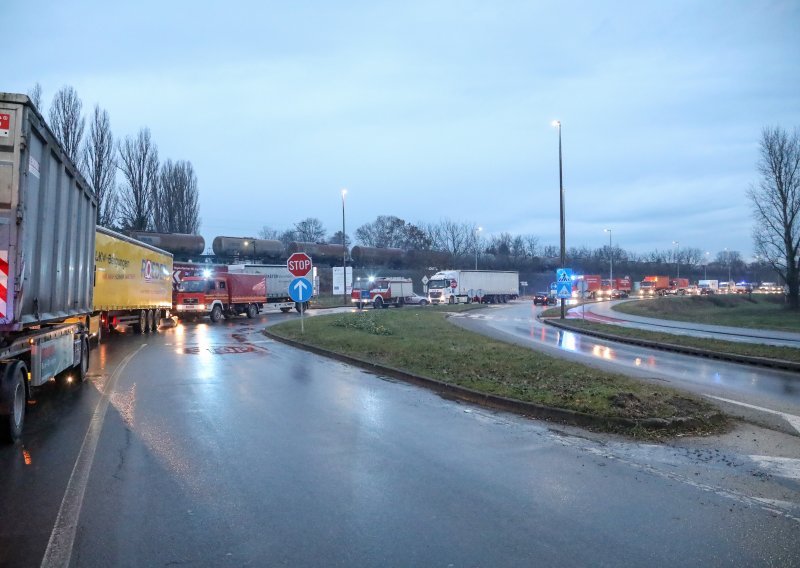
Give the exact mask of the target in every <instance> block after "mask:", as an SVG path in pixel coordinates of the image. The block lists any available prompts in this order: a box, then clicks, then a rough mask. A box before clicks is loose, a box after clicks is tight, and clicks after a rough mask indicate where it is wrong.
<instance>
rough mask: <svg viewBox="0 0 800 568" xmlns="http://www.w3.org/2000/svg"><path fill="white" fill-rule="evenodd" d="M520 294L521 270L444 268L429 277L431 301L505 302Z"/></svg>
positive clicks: (429, 297)
mask: <svg viewBox="0 0 800 568" xmlns="http://www.w3.org/2000/svg"><path fill="white" fill-rule="evenodd" d="M517 297H519V273H518V272H517V271H511V270H442V271H441V272H437V273H436V274H434V275H433V276H431V278H430V280H429V281H428V301H429V302H430V303H431V304H459V303H467V304H469V303H472V302H483V303H486V304H501V303H502V304H504V303H506V302H508V301H509V300H515V299H516V298H517Z"/></svg>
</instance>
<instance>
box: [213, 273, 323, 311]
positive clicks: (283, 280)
mask: <svg viewBox="0 0 800 568" xmlns="http://www.w3.org/2000/svg"><path fill="white" fill-rule="evenodd" d="M228 272H231V273H240V274H258V275H260V276H263V277H264V278H265V279H266V282H267V299H266V301H265V302H264V304H263V305H262V309H263V308H278V309H280V310H281V311H282V312H288V311H290V310H291V309H292V308H294V309H295V310H297V311H298V312H299V311H300V309H301V306H300V303H299V302H295V301H294V300H292V298H291V297H290V296H289V285H290V284H291V283H292V280H294V276H293V275H292V273H291V272H289V269H288V268H287V267H286V264H231V265H230V266H228ZM304 304H305V305H304V306H303V309H308V302H305V303H304Z"/></svg>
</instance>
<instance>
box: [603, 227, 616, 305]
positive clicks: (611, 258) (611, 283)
mask: <svg viewBox="0 0 800 568" xmlns="http://www.w3.org/2000/svg"><path fill="white" fill-rule="evenodd" d="M603 231H605V232H606V233H608V262H609V268H608V280H609V283H608V285H609V286H610V288H609V289H608V292H609V294H610V293H611V290H613V289H614V249H613V248H611V229H603Z"/></svg>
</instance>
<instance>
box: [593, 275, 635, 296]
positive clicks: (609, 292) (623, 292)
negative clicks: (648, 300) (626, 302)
mask: <svg viewBox="0 0 800 568" xmlns="http://www.w3.org/2000/svg"><path fill="white" fill-rule="evenodd" d="M630 293H631V277H630V276H623V277H622V278H604V279H603V280H602V282H601V283H600V292H599V293H598V296H600V297H601V298H627V297H628V296H629V295H630Z"/></svg>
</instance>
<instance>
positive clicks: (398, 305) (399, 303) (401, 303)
mask: <svg viewBox="0 0 800 568" xmlns="http://www.w3.org/2000/svg"><path fill="white" fill-rule="evenodd" d="M405 305H406V300H405V298H400V299H399V300H397V303H396V304H395V305H394V307H395V308H402V307H403V306H405Z"/></svg>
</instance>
